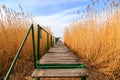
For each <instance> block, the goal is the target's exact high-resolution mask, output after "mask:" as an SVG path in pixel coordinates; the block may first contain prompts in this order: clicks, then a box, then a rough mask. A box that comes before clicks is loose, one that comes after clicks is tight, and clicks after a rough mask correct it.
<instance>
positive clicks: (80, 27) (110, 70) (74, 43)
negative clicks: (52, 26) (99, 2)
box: [64, 0, 120, 80]
mask: <svg viewBox="0 0 120 80" xmlns="http://www.w3.org/2000/svg"><path fill="white" fill-rule="evenodd" d="M92 1H93V0H92ZM112 5H114V7H113V8H111V7H110V8H111V9H112V10H110V8H108V7H107V9H109V11H108V10H106V11H104V12H103V13H104V15H101V14H100V12H98V13H97V12H95V13H94V15H91V14H89V15H86V16H85V17H86V19H85V20H79V21H78V22H75V23H73V24H71V25H69V27H68V28H66V30H65V33H64V42H65V44H66V45H67V46H68V47H69V48H70V49H71V50H72V51H74V52H76V54H77V55H79V56H80V57H82V58H83V60H84V61H85V62H86V63H88V64H89V65H88V66H92V67H96V68H97V69H98V71H100V72H102V73H104V74H105V75H106V76H107V77H108V80H119V79H120V7H119V5H118V4H115V3H113V4H112ZM103 76H104V75H103ZM103 79H104V78H103ZM97 80H98V79H97Z"/></svg>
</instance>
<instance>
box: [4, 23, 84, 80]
mask: <svg viewBox="0 0 120 80" xmlns="http://www.w3.org/2000/svg"><path fill="white" fill-rule="evenodd" d="M42 30H43V31H44V32H46V34H47V35H46V52H48V51H49V49H50V48H51V47H53V46H54V44H56V43H57V42H58V40H59V38H55V37H54V36H53V35H52V34H51V33H49V32H48V31H47V30H45V29H44V28H42V27H41V26H39V25H37V41H36V43H37V44H36V48H35V38H34V27H33V24H32V25H31V26H30V28H29V29H28V32H27V33H26V36H25V37H24V40H23V42H22V44H21V46H20V48H19V50H18V52H17V54H16V56H15V57H14V60H13V62H12V64H11V66H10V68H9V70H8V72H7V74H6V76H5V78H4V80H9V77H10V74H11V73H12V71H13V69H14V66H15V64H16V62H17V59H18V57H19V55H20V53H21V51H22V48H23V47H24V44H25V42H26V40H27V38H28V36H29V34H30V31H31V34H32V47H33V56H34V68H35V69H64V68H65V69H67V68H70V69H73V68H85V67H84V65H83V64H82V63H81V64H40V63H39V60H40V56H42V55H41V54H40V39H41V38H42V36H41V35H42ZM80 78H81V80H86V78H85V77H84V76H83V77H80ZM39 79H40V78H36V79H35V80H39Z"/></svg>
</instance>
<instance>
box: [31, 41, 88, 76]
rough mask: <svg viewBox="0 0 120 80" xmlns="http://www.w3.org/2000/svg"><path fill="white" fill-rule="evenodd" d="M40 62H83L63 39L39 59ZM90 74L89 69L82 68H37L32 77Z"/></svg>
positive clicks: (57, 63)
mask: <svg viewBox="0 0 120 80" xmlns="http://www.w3.org/2000/svg"><path fill="white" fill-rule="evenodd" d="M39 63H40V64H54V65H55V64H56V65H59V64H64V65H67V64H71V65H72V64H73V65H74V64H82V62H81V61H80V60H79V58H77V57H76V56H75V55H74V54H73V53H72V52H71V51H70V50H69V49H68V48H67V47H66V46H65V45H64V44H63V43H62V42H61V41H59V42H58V43H57V45H55V46H54V47H53V48H51V49H50V50H49V52H48V53H46V54H45V55H44V56H43V57H42V58H41V59H40V61H39ZM81 76H88V73H87V71H86V70H85V69H84V68H82V69H80V68H76V69H36V70H34V72H33V74H32V77H37V78H45V77H47V78H49V77H81Z"/></svg>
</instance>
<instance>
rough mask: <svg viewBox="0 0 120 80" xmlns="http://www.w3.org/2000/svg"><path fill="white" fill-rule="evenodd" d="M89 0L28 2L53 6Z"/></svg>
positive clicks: (38, 0) (33, 0) (36, 0)
mask: <svg viewBox="0 0 120 80" xmlns="http://www.w3.org/2000/svg"><path fill="white" fill-rule="evenodd" d="M86 1H88V0H69V1H68V0H29V2H28V3H30V4H31V5H33V6H34V5H39V6H51V5H63V4H69V3H76V2H86Z"/></svg>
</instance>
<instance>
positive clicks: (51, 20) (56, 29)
mask: <svg viewBox="0 0 120 80" xmlns="http://www.w3.org/2000/svg"><path fill="white" fill-rule="evenodd" d="M82 8H84V7H77V8H72V9H67V10H64V11H62V12H58V13H55V14H52V15H47V16H37V17H35V18H34V20H35V21H36V22H37V23H39V24H42V25H45V26H49V27H50V28H51V30H52V32H53V33H54V35H55V36H58V37H59V36H62V37H63V32H64V28H65V26H66V25H68V24H70V23H71V22H72V21H75V20H77V19H78V17H79V15H78V14H77V10H80V9H82ZM74 11H76V13H72V12H74Z"/></svg>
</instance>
